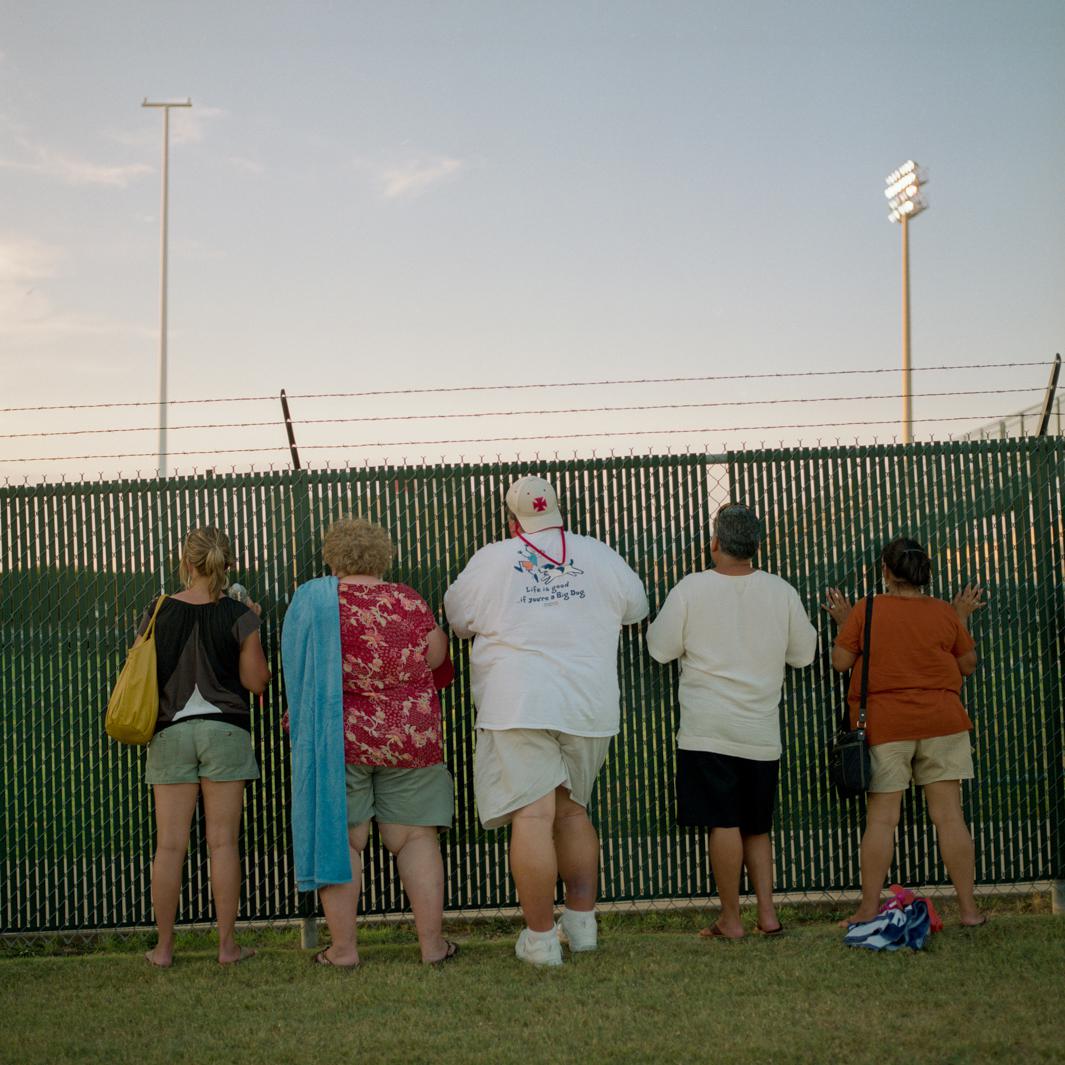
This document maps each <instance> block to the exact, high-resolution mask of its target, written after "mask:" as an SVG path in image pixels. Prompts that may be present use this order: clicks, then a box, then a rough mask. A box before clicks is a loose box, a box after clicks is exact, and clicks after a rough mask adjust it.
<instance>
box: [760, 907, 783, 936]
mask: <svg viewBox="0 0 1065 1065" xmlns="http://www.w3.org/2000/svg"><path fill="white" fill-rule="evenodd" d="M755 927H756V928H757V929H758V930H759V931H761V932H765V933H766V934H767V935H772V934H773V933H774V932H776V931H778V930H779V929H780V918H779V917H778V916H777V911H776V909H775V908H774V909H770V910H759V911H758V923H757V924H756V925H755Z"/></svg>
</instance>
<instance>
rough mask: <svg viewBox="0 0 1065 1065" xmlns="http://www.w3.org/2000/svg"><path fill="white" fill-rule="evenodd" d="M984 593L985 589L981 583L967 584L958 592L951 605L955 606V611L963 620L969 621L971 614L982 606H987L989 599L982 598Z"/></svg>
mask: <svg viewBox="0 0 1065 1065" xmlns="http://www.w3.org/2000/svg"><path fill="white" fill-rule="evenodd" d="M983 595H984V589H983V588H981V587H980V586H979V585H977V584H967V585H966V586H965V587H964V588H962V590H961V591H960V592H958V594H957V595H956V596H955V597H954V601H953V602H952V603H951V604H950V605H951V606H952V607H954V612H955V613H956V614H957V615H958V617H960V618H961V619H962V621H968V620H969V615H970V614H972V613H973V612H974V611H976V610H979V609H980V607H982V606H987V600H986V599H984V598H982V597H983Z"/></svg>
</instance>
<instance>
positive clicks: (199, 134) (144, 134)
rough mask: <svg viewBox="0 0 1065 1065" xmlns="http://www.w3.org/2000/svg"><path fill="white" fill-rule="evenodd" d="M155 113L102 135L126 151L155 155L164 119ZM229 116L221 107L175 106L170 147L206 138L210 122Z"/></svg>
mask: <svg viewBox="0 0 1065 1065" xmlns="http://www.w3.org/2000/svg"><path fill="white" fill-rule="evenodd" d="M157 112H158V109H155V108H145V109H144V111H143V112H142V116H141V117H142V118H143V119H145V121H143V122H140V121H139V122H136V123H134V121H132V120H131V121H130V124H129V125H128V126H125V127H123V128H121V129H114V128H111V129H108V130H106V131H105V134H104V135H105V136H106V137H107V139H108V140H110V141H113V142H114V143H115V144H121V145H122V146H123V147H125V148H136V149H138V150H139V151H152V152H158V151H159V150H160V148H161V146H162V137H163V134H162V124H163V120H162V119H161V118H160V117H159V115H158V113H157ZM228 117H229V112H228V111H226V110H224V109H223V108H221V107H208V106H207V105H206V104H197V103H196V102H195V101H194V102H193V105H192V107H175V108H173V109H171V111H170V146H171V147H174V145H181V144H199V143H200V142H201V141H202V140H204V138H205V137H206V136H207V132H208V130H209V129H210V126H211V124H212V123H213V122H215V121H216V120H217V119H221V118H228ZM149 118H154V121H147V119H149Z"/></svg>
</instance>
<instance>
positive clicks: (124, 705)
mask: <svg viewBox="0 0 1065 1065" xmlns="http://www.w3.org/2000/svg"><path fill="white" fill-rule="evenodd" d="M164 599H166V596H165V595H161V596H159V601H158V602H157V603H156V604H155V610H154V611H153V613H152V618H151V620H150V621H149V622H148V627H147V628H146V629H145V630H144V632H143V633H141V635H140V636H138V637H137V639H136V641H135V643H134V644H133V646H132V647H131V648H130V649H129V654H128V655H126V664H125V665H124V666H123V667H122V672H121V673H120V674H119V675H118V681H117V682H116V683H115V688H114V691H112V692H111V698H110V699H109V700H108V702H107V717H106V718H105V719H104V729H105V731H106V732H107V734H108V736H110V737H111V738H112V739H115V740H118V741H119V742H121V743H134V744H144V743H147V742H148V741H149V740H150V739H151V738H152V736H153V735H154V734H155V721H156V718H157V717H158V716H159V678H158V676H157V674H156V671H155V619H156V618H157V617H158V616H159V608H160V607H161V606H162V605H163V600H164Z"/></svg>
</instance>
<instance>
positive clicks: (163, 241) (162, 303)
mask: <svg viewBox="0 0 1065 1065" xmlns="http://www.w3.org/2000/svg"><path fill="white" fill-rule="evenodd" d="M191 106H192V101H191V100H183V101H180V102H174V103H170V102H165V101H158V102H153V101H150V100H148V98H147V97H145V99H144V103H142V104H141V107H159V108H162V111H163V202H162V209H161V210H160V212H159V214H160V220H159V229H160V240H159V243H160V268H159V476H160V477H165V476H166V377H167V371H166V280H167V276H166V251H167V247H166V246H167V221H168V214H169V209H170V109H171V108H172V107H191Z"/></svg>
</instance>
